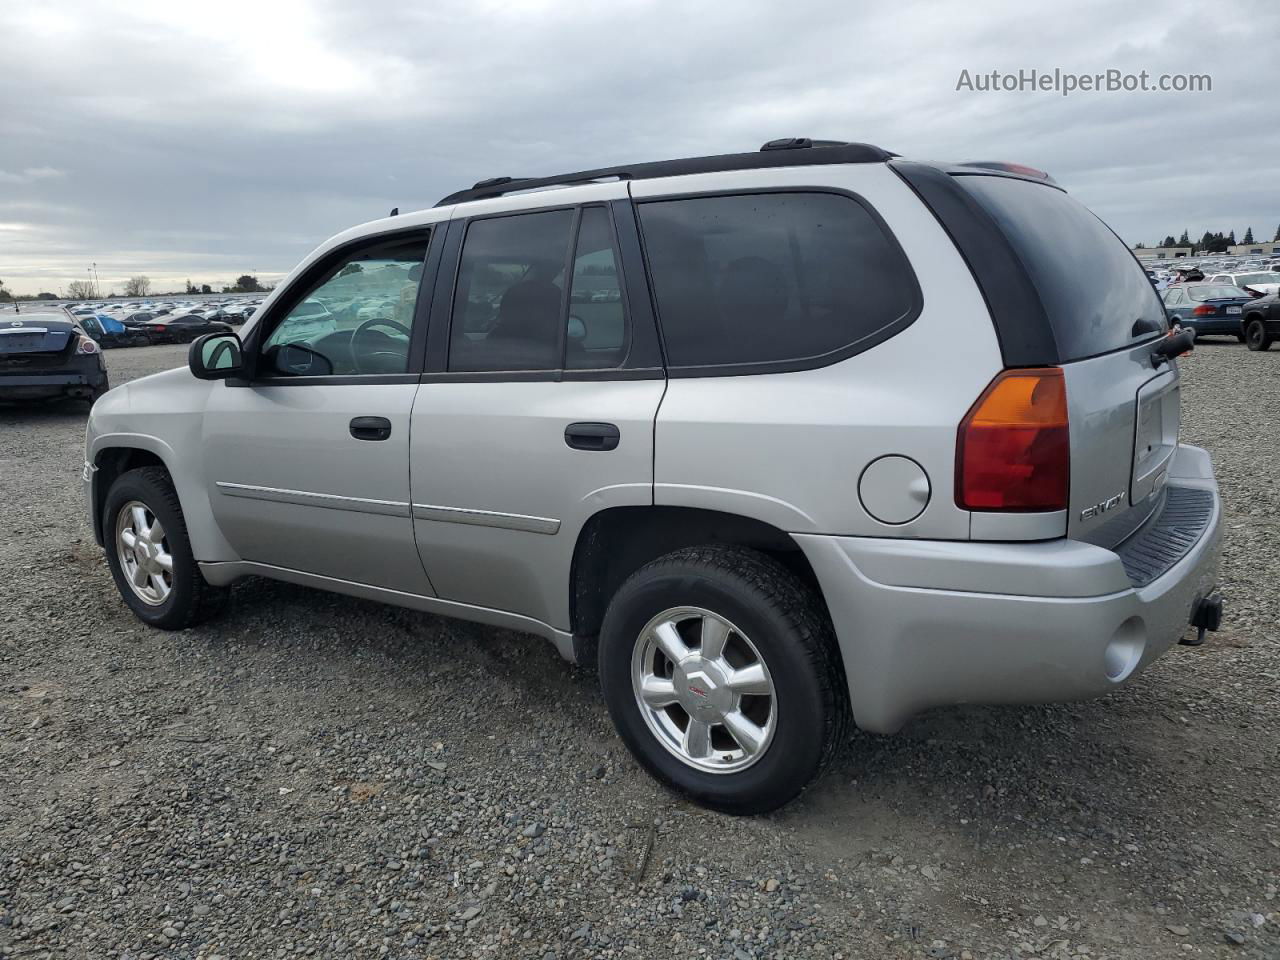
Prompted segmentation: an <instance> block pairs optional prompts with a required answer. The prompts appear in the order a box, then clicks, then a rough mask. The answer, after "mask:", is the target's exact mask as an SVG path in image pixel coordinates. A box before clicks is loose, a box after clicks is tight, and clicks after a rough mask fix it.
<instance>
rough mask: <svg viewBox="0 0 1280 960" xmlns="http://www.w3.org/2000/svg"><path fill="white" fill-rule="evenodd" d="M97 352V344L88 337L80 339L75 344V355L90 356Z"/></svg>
mask: <svg viewBox="0 0 1280 960" xmlns="http://www.w3.org/2000/svg"><path fill="white" fill-rule="evenodd" d="M97 352H98V344H97V343H96V342H94V341H93V340H90V339H89V338H88V337H81V338H80V342H79V343H77V344H76V353H83V354H90V353H97Z"/></svg>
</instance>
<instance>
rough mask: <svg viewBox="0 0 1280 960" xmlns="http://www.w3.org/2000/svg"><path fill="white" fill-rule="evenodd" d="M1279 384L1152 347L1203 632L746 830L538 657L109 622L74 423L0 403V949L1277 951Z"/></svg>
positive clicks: (855, 758)
mask: <svg viewBox="0 0 1280 960" xmlns="http://www.w3.org/2000/svg"><path fill="white" fill-rule="evenodd" d="M184 349H185V348H178V347H155V348H144V349H139V350H125V351H116V352H112V353H110V354H109V355H108V359H109V363H110V366H111V372H112V379H113V382H115V383H117V384H118V383H122V382H124V381H126V380H129V379H131V378H133V377H137V376H141V375H144V374H146V373H150V372H153V371H156V370H160V369H164V368H166V367H170V366H176V365H178V364H180V363H181V362H182V359H183V351H184ZM1277 371H1280V352H1271V353H1266V354H1252V353H1249V352H1247V351H1246V350H1245V349H1244V348H1243V347H1240V346H1238V345H1236V344H1230V345H1228V344H1226V343H1222V344H1207V343H1206V344H1202V345H1201V346H1200V347H1199V348H1197V350H1196V352H1195V355H1194V356H1193V357H1191V358H1190V359H1189V360H1187V361H1185V366H1184V372H1185V375H1186V376H1185V380H1184V399H1183V410H1184V414H1183V415H1184V421H1185V426H1184V437H1185V439H1187V440H1189V441H1191V442H1194V443H1200V444H1203V445H1206V446H1208V447H1209V449H1210V450H1211V451H1212V452H1213V455H1214V460H1215V463H1216V466H1217V470H1218V476H1219V479H1220V481H1221V483H1222V487H1223V492H1224V495H1225V497H1226V501H1227V509H1228V535H1227V547H1226V549H1227V555H1226V562H1225V582H1224V584H1223V590H1224V593H1225V594H1226V595H1227V597H1228V607H1227V620H1226V623H1225V625H1224V629H1223V631H1222V632H1220V633H1219V634H1217V635H1216V636H1214V637H1213V638H1212V640H1211V642H1210V643H1208V644H1207V645H1205V646H1203V647H1200V648H1189V647H1177V648H1174V649H1173V650H1172V651H1171V652H1170V653H1169V654H1168V655H1167V656H1165V657H1164V658H1163V659H1161V660H1160V661H1159V662H1158V663H1157V664H1155V666H1154V667H1153V668H1152V669H1151V670H1150V671H1149V672H1148V673H1147V674H1146V675H1144V676H1142V677H1140V678H1139V679H1137V680H1136V681H1135V682H1133V683H1132V684H1131V685H1129V686H1128V687H1126V688H1124V689H1123V690H1121V691H1119V692H1117V693H1116V694H1114V695H1112V696H1110V697H1107V698H1105V699H1103V700H1099V701H1094V702H1089V703H1083V704H1073V705H1065V706H1052V707H1035V708H965V709H953V710H945V711H936V712H934V713H932V714H929V715H927V716H925V717H922V718H920V719H918V720H917V721H915V722H914V723H912V724H911V725H910V726H909V727H908V728H907V729H905V730H904V731H903V732H902V733H901V734H899V735H898V736H896V737H890V738H882V737H872V736H868V735H864V734H859V735H856V736H855V737H854V738H853V739H852V740H851V741H850V742H849V744H848V745H847V746H846V747H845V749H844V750H843V753H842V756H841V758H840V759H839V761H838V762H837V764H836V766H835V768H834V770H833V771H832V772H831V773H830V774H829V775H828V776H827V777H826V778H825V779H824V780H822V781H821V782H820V783H819V784H818V785H817V786H816V787H815V788H814V789H812V790H811V791H809V792H808V793H807V794H806V795H805V796H804V797H803V798H802V799H801V800H800V801H798V802H796V803H794V804H792V805H791V806H789V807H788V808H786V809H785V810H783V811H781V812H779V813H778V814H775V815H773V816H770V817H764V818H756V819H732V818H729V817H724V816H718V815H715V814H711V813H707V812H705V811H702V810H700V809H698V808H696V807H693V806H690V805H689V804H687V803H685V802H683V801H681V800H679V799H677V798H674V797H672V796H671V795H669V794H668V793H666V792H665V791H663V790H662V789H661V788H659V787H657V786H656V785H655V784H654V783H653V782H652V781H650V780H649V779H648V778H647V777H646V776H645V775H644V774H643V773H642V772H640V771H639V769H638V768H637V767H636V765H635V764H634V763H632V762H631V760H630V759H629V757H628V755H627V754H626V753H625V751H624V750H623V749H622V747H621V745H620V744H619V742H618V741H617V739H616V738H615V737H614V734H613V732H612V730H611V728H610V726H609V723H608V719H607V715H606V713H605V710H604V705H603V703H602V702H601V699H600V695H599V693H598V691H597V686H596V683H595V679H594V677H593V676H592V674H591V673H589V672H588V671H585V670H575V669H573V668H571V667H569V666H567V665H566V664H564V663H563V662H561V661H560V660H559V658H558V657H557V656H556V655H555V653H554V652H553V650H552V648H551V647H550V645H548V644H546V643H545V642H544V641H541V640H537V639H534V638H531V637H527V636H523V635H519V634H514V633H509V632H505V631H500V630H493V629H488V628H482V627H476V626H471V625H467V624H462V623H457V622H451V621H446V620H442V619H438V618H434V617H430V616H426V615H422V614H417V613H412V612H406V611H401V610H395V609H391V608H388V607H382V606H378V605H376V604H372V603H365V602H360V601H356V600H351V599H345V598H340V597H336V596H330V595H326V594H323V593H318V592H314V591H311V590H307V589H303V588H299V587H293V586H288V585H283V584H274V583H268V582H265V581H253V582H246V583H243V584H241V585H239V586H238V587H237V589H236V591H235V597H234V601H235V602H234V604H233V607H232V609H231V611H230V612H229V613H228V614H227V615H226V616H225V617H224V618H222V619H220V620H218V621H216V622H214V623H211V624H209V625H206V626H203V627H200V628H198V629H194V630H190V631H186V632H183V633H163V632H160V631H153V630H148V629H146V628H144V627H142V626H141V625H140V624H138V623H137V622H136V621H135V620H134V619H133V618H132V616H130V615H129V614H128V612H127V611H126V609H125V607H124V606H123V604H122V603H121V602H119V600H118V599H117V597H116V594H115V589H114V586H113V585H112V582H111V578H110V576H109V574H108V572H107V568H106V565H105V563H104V562H103V560H102V559H101V555H100V551H99V550H98V548H97V547H96V545H95V544H94V543H93V539H92V536H91V534H90V532H89V530H88V528H87V524H86V521H85V519H84V517H83V509H82V506H81V493H80V480H79V473H80V463H81V444H82V435H83V427H84V418H85V412H84V408H83V405H79V404H66V405H62V406H46V407H28V408H0V491H3V495H2V496H0V530H2V531H3V542H0V565H2V567H3V569H4V570H5V572H6V576H5V577H4V579H3V581H0V602H2V604H3V607H2V608H0V609H3V610H4V616H3V618H2V619H0V957H4V958H9V957H22V958H27V957H57V958H63V957H120V958H138V960H141V958H147V957H166V958H168V957H173V958H206V960H212V958H214V957H222V958H228V960H239V958H248V957H293V956H319V957H342V958H345V957H380V956H386V957H396V958H399V957H405V958H409V957H415V958H427V957H441V958H443V957H459V958H461V957H502V958H506V957H532V958H539V960H541V958H550V957H554V958H557V960H566V958H571V957H572V958H587V957H625V956H636V957H643V958H650V957H652V958H660V957H682V958H684V957H691V958H693V957H698V958H700V957H706V958H710V960H719V958H733V960H743V958H766V957H787V958H809V957H827V958H832V957H837V958H838V957H846V958H853V957H938V958H941V957H956V958H968V957H974V958H977V957H1029V956H1048V957H1065V956H1090V957H1095V958H1101V957H1115V958H1135V960H1136V958H1144V960H1145V958H1151V957H1173V956H1178V957H1183V956H1194V957H1227V956H1232V957H1265V958H1276V957H1280V900H1278V899H1277V885H1278V884H1280V829H1278V828H1280V812H1278V811H1280V801H1278V799H1277V784H1278V783H1280V722H1278V721H1280V711H1278V709H1277V707H1278V703H1280V697H1278V695H1280V629H1278V627H1277V609H1276V603H1275V599H1274V591H1275V586H1274V585H1275V583H1276V581H1277V579H1278V578H1280V546H1278V543H1280V541H1277V538H1276V533H1277V529H1276V528H1277V523H1278V520H1277V517H1278V516H1280V510H1278V507H1280V502H1278V501H1280V492H1278V491H1280V486H1277V484H1275V483H1274V478H1275V477H1277V476H1280V375H1278V373H1277Z"/></svg>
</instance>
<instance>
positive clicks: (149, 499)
mask: <svg viewBox="0 0 1280 960" xmlns="http://www.w3.org/2000/svg"><path fill="white" fill-rule="evenodd" d="M102 531H103V539H104V540H105V541H106V549H107V565H108V566H109V567H110V568H111V576H112V577H113V578H114V579H115V581H116V587H117V589H119V591H120V596H121V597H123V598H124V602H125V603H126V604H128V606H129V609H130V610H132V611H133V612H134V614H135V615H136V616H137V617H138V619H139V620H141V621H143V622H144V623H147V624H150V625H151V626H153V627H160V628H162V629H164V630H181V629H182V628H184V627H190V626H194V625H195V624H197V623H200V622H201V621H202V620H205V619H207V618H208V617H210V616H211V615H212V614H214V613H215V612H217V610H218V608H219V607H220V606H221V604H222V602H223V601H224V600H225V599H226V596H227V592H228V591H227V589H226V588H224V587H213V586H210V585H209V584H208V583H206V582H205V579H204V577H202V576H201V575H200V568H199V566H198V565H197V564H196V561H195V557H194V556H193V555H192V553H191V542H190V540H189V539H188V538H187V525H186V521H185V520H184V519H183V516H182V506H181V505H180V504H179V503H178V496H177V494H176V493H174V490H173V485H172V482H171V481H170V479H169V474H168V473H167V472H165V471H164V470H163V469H161V468H159V467H143V468H141V469H138V470H130V471H129V472H127V473H124V474H121V475H120V476H119V477H118V478H117V479H116V481H115V483H113V484H112V485H111V489H110V490H108V491H107V500H106V503H105V505H104V508H103V520H102Z"/></svg>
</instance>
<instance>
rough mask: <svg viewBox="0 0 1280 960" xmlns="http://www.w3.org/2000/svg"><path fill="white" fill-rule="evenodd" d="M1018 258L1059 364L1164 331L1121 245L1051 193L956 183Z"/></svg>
mask: <svg viewBox="0 0 1280 960" xmlns="http://www.w3.org/2000/svg"><path fill="white" fill-rule="evenodd" d="M956 179H957V180H958V181H959V182H960V184H961V185H962V186H963V187H964V188H965V189H966V190H967V191H968V193H969V194H970V195H971V196H973V197H974V198H975V199H976V200H977V201H978V202H979V203H980V204H981V205H982V206H983V208H985V209H986V211H987V213H989V214H990V215H991V216H992V218H993V219H994V220H995V221H996V223H997V224H998V225H999V226H1000V228H1001V231H1002V232H1003V233H1004V235H1005V237H1006V238H1007V239H1008V241H1009V243H1010V245H1011V246H1012V247H1013V249H1014V251H1015V252H1016V253H1017V255H1018V258H1019V259H1020V260H1021V261H1022V265H1023V266H1024V267H1025V268H1026V271H1027V275H1028V277H1029V278H1030V279H1031V282H1032V284H1033V285H1034V286H1035V288H1036V292H1037V293H1038V294H1039V296H1040V301H1041V303H1043V304H1044V309H1045V313H1046V314H1047V315H1048V318H1049V323H1050V325H1051V326H1052V328H1053V338H1054V340H1055V342H1056V343H1057V345H1058V353H1059V355H1060V356H1061V357H1062V359H1063V360H1083V359H1084V358H1086V357H1094V356H1097V355H1098V354H1101V353H1110V352H1111V351H1112V350H1120V349H1122V348H1124V347H1127V346H1130V345H1131V344H1134V343H1138V342H1139V341H1141V340H1143V339H1146V338H1149V337H1152V336H1155V335H1157V334H1160V333H1163V332H1164V331H1165V330H1167V329H1168V323H1167V321H1166V319H1165V313H1164V307H1163V305H1162V304H1161V302H1160V297H1159V295H1157V293H1156V292H1155V289H1154V288H1153V287H1152V286H1151V282H1150V281H1149V280H1148V279H1147V275H1146V272H1145V271H1144V270H1143V268H1142V266H1141V265H1140V264H1139V263H1138V261H1137V260H1136V259H1135V258H1134V256H1133V254H1132V253H1130V252H1129V248H1128V247H1126V246H1125V244H1124V241H1122V240H1121V239H1120V238H1119V237H1117V236H1116V235H1115V234H1114V233H1112V232H1111V229H1110V228H1109V227H1108V226H1107V225H1106V224H1105V223H1103V222H1102V221H1101V220H1099V219H1098V218H1097V217H1096V216H1094V214H1093V213H1091V212H1090V211H1089V209H1088V208H1087V207H1085V206H1084V205H1083V204H1081V203H1079V202H1078V201H1076V200H1074V199H1072V198H1071V197H1070V196H1068V195H1067V194H1066V193H1064V192H1063V191H1061V190H1058V189H1057V188H1055V187H1050V186H1046V185H1044V184H1040V183H1032V182H1030V181H1028V180H1016V179H1014V178H1012V177H996V176H962V177H957V178H956Z"/></svg>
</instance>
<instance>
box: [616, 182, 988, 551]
mask: <svg viewBox="0 0 1280 960" xmlns="http://www.w3.org/2000/svg"><path fill="white" fill-rule="evenodd" d="M806 186H808V187H815V188H819V189H820V188H823V187H827V188H837V189H842V190H847V191H850V192H852V193H856V194H858V195H859V196H861V197H862V198H863V199H864V200H865V201H866V202H867V203H869V204H870V205H871V206H872V207H874V208H875V209H876V210H877V211H878V213H879V214H880V216H881V217H882V218H883V219H884V220H885V222H886V223H887V225H888V227H889V229H890V230H891V231H892V232H893V233H894V234H895V236H896V237H897V240H898V242H899V243H900V244H901V246H902V248H903V250H904V251H905V253H906V255H907V257H908V259H909V260H910V261H911V264H912V266H913V268H914V270H915V274H916V278H917V281H918V282H919V285H920V289H921V293H922V296H923V308H922V311H921V313H920V315H919V317H918V318H917V319H916V321H915V322H914V323H913V324H911V326H909V327H907V328H906V329H905V330H903V331H902V332H900V333H898V334H897V335H896V336H894V337H891V338H890V339H889V340H886V341H885V342H883V343H881V344H879V345H877V346H875V347H872V348H871V349H869V350H866V351H864V352H863V353H860V354H857V355H856V356H853V357H851V358H849V359H847V360H844V361H842V362H839V363H836V364H833V365H831V366H827V367H822V368H819V369H816V370H808V371H801V372H791V373H777V374H765V375H750V376H723V377H714V376H708V377H700V378H685V379H682V378H672V379H671V380H670V381H669V382H668V387H667V392H666V396H665V397H664V399H663V401H662V406H661V408H660V410H659V412H658V418H657V424H656V435H655V458H654V459H655V491H654V499H655V502H656V503H659V504H671V505H681V506H694V507H703V508H708V509H716V510H722V511H727V512H732V513H737V514H741V515H744V516H749V517H754V518H756V519H759V520H762V521H764V522H765V523H770V524H773V525H774V526H777V527H779V528H781V529H783V530H786V531H790V532H803V533H829V534H849V535H865V536H896V537H921V538H936V539H966V538H968V536H969V526H970V515H969V513H968V512H967V511H963V510H960V509H959V508H958V507H957V506H956V505H955V497H954V474H955V438H956V428H957V426H958V425H959V422H960V420H961V418H962V417H963V416H964V414H965V413H966V411H967V410H968V409H969V407H970V405H972V403H973V402H974V400H975V399H977V397H978V395H979V394H980V393H981V392H982V390H983V389H984V388H985V387H986V385H987V384H988V383H989V382H990V380H991V378H992V377H993V376H995V374H996V373H997V372H998V371H999V370H1000V369H1001V357H1000V350H999V345H998V343H997V341H996V336H995V331H994V329H993V327H992V323H991V318H990V314H989V312H988V310H987V307H986V304H985V302H984V301H983V299H982V295H981V294H980V292H979V291H978V289H977V286H976V284H975V283H974V280H973V278H972V276H971V274H970V272H969V269H968V267H967V266H966V265H965V263H964V261H963V260H962V259H961V257H960V255H959V253H958V252H957V251H956V249H955V247H954V245H953V244H952V242H951V240H950V239H949V238H948V237H947V235H946V233H945V232H944V231H943V230H942V228H941V227H940V226H939V225H938V222H937V221H936V220H935V219H934V217H933V215H932V214H931V213H930V212H929V211H928V210H927V209H926V208H925V207H924V206H923V205H922V204H921V203H920V201H919V200H918V199H917V198H916V196H915V194H914V193H912V192H911V190H910V189H909V188H908V187H907V186H906V185H905V184H904V183H902V182H901V181H900V180H899V179H898V178H897V176H896V175H894V174H893V173H892V172H891V171H890V170H889V169H888V168H887V167H885V166H883V165H881V164H865V165H849V166H831V167H804V168H784V169H781V170H769V171H742V172H739V173H732V174H716V175H715V176H713V177H681V178H678V179H673V180H648V181H637V182H635V183H634V184H632V195H633V197H635V199H637V200H640V199H643V198H644V197H651V196H664V195H672V194H676V193H691V194H694V193H699V192H712V191H725V190H730V189H742V190H743V191H744V192H749V191H750V190H752V189H768V188H771V187H806ZM886 454H898V455H901V456H906V457H910V458H911V459H913V460H915V461H916V462H917V463H919V464H920V465H921V466H922V467H924V469H925V471H926V473H927V474H928V476H929V483H930V498H929V502H928V504H927V506H926V507H925V509H924V511H923V512H922V513H921V514H920V515H919V516H918V517H917V518H916V519H914V520H912V521H910V522H908V523H905V524H898V525H893V524H885V523H881V522H880V521H879V520H876V519H875V518H874V517H872V516H871V515H870V514H868V513H867V512H866V511H865V510H864V509H863V507H862V505H861V503H860V502H859V498H858V479H859V476H860V475H861V473H862V471H863V469H864V468H865V467H866V466H867V465H868V464H869V463H871V461H873V460H875V459H876V458H878V457H881V456H884V455H886Z"/></svg>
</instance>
